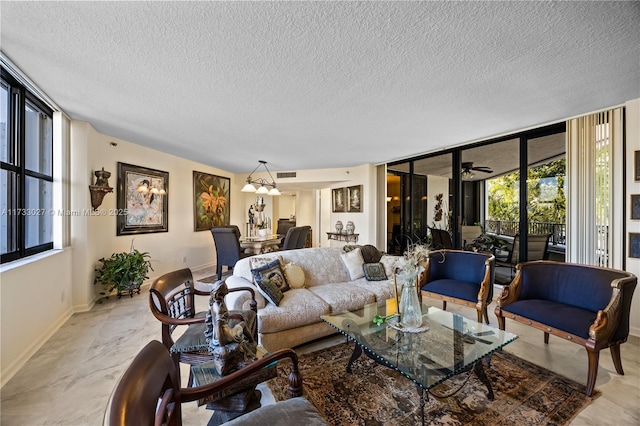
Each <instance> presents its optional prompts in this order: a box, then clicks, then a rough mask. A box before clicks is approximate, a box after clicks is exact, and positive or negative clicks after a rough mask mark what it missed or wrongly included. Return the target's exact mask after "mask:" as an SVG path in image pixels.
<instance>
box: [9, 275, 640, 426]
mask: <svg viewBox="0 0 640 426" xmlns="http://www.w3.org/2000/svg"><path fill="white" fill-rule="evenodd" d="M214 272H215V271H212V270H204V271H198V273H199V275H196V278H198V277H206V276H210V275H213V273H214ZM425 301H426V302H427V303H430V304H433V305H434V306H438V307H441V303H440V302H439V301H436V300H430V299H427V300H425ZM196 306H197V308H198V310H204V309H206V308H208V298H206V297H199V298H197V305H196ZM494 306H495V305H494V304H492V305H490V307H489V319H490V321H491V325H493V326H497V321H496V318H495V315H493V308H494ZM448 310H450V311H453V312H456V313H459V314H461V315H464V316H466V317H468V318H474V317H475V311H474V310H473V309H470V308H465V307H460V306H457V305H453V304H449V305H448ZM507 330H508V331H510V332H512V333H515V334H517V335H518V336H519V338H518V339H517V340H516V341H515V342H513V343H511V344H509V345H508V346H507V347H506V348H505V350H506V351H508V352H511V353H513V354H515V355H517V356H520V357H522V358H524V359H527V360H529V361H530V362H533V363H534V364H538V365H541V366H543V367H546V368H548V369H550V370H552V371H555V372H557V373H559V374H562V375H564V376H565V377H569V378H571V379H573V380H575V381H578V382H580V383H584V382H586V379H587V354H586V351H585V350H584V349H583V348H581V347H580V346H578V345H576V344H573V343H570V342H566V341H563V340H561V339H558V338H555V339H554V338H553V336H552V337H551V339H550V341H549V345H544V342H543V335H542V332H540V331H537V330H534V329H532V328H530V327H527V326H524V325H520V324H517V323H515V322H511V321H509V320H507ZM160 338H161V335H160V323H159V322H158V321H157V320H156V319H155V318H154V317H153V315H151V312H150V311H149V306H148V293H147V292H146V291H143V292H142V294H140V295H135V296H134V297H132V298H130V297H123V298H122V299H116V298H113V297H112V298H110V299H108V300H105V301H104V302H103V303H102V304H100V305H96V306H95V307H94V308H93V309H92V310H91V312H87V313H80V314H75V315H73V316H72V317H71V318H70V319H69V320H68V321H67V322H66V323H65V324H64V325H63V326H62V327H61V328H60V329H59V330H58V331H57V332H56V333H55V334H54V336H53V337H52V338H51V339H50V340H49V341H48V342H47V343H45V345H44V346H43V347H42V348H41V349H40V350H39V351H38V352H37V353H36V354H35V355H34V356H33V357H32V358H31V359H30V360H29V361H28V362H27V363H26V365H25V366H24V367H23V368H22V369H21V370H20V371H19V372H18V373H17V374H16V375H15V376H14V377H13V378H12V379H11V380H10V381H9V382H8V383H7V384H6V385H5V386H4V387H3V388H2V389H1V390H0V396H1V403H0V424H2V426H39V425H61V426H62V425H64V426H85V425H87V426H89V425H100V424H102V417H103V414H104V410H105V407H106V403H107V400H108V398H109V395H110V394H111V391H112V390H113V387H114V385H115V383H116V382H117V380H118V379H119V377H120V375H121V374H122V372H123V371H124V370H125V369H126V367H127V366H128V363H129V362H130V360H131V359H133V357H134V356H135V355H136V354H137V353H138V351H139V350H140V349H141V348H142V347H143V346H144V345H146V343H147V342H149V341H150V340H153V339H155V340H160ZM344 340H345V339H344V337H341V336H339V335H334V336H330V337H328V338H325V339H322V340H320V341H317V342H312V343H310V344H307V345H303V346H301V347H298V348H296V351H297V352H298V353H299V354H302V353H307V352H311V351H314V350H318V349H321V348H324V347H328V346H332V345H335V344H337V343H340V342H343V341H344ZM621 351H622V358H623V360H622V364H623V367H624V369H625V375H624V376H620V375H618V374H617V373H616V372H615V368H614V367H613V363H612V361H611V356H610V354H609V351H608V350H604V351H602V353H601V357H600V368H599V371H598V379H597V382H596V388H597V389H598V390H600V391H601V392H602V395H601V396H600V397H599V398H597V399H596V400H594V401H593V402H592V403H591V405H590V406H589V407H587V408H586V409H585V410H583V411H582V412H581V413H580V414H579V415H578V416H577V417H576V418H575V419H574V420H573V422H572V425H598V426H603V425H616V426H618V425H638V424H640V408H639V405H640V404H639V403H640V337H637V336H630V338H629V341H628V342H627V343H625V344H624V345H622V348H621ZM182 375H183V377H186V375H187V372H186V370H185V369H182ZM258 389H259V390H260V391H261V392H262V403H263V404H269V403H273V397H272V396H271V394H270V392H269V390H268V388H266V386H264V385H261V386H260V387H259V388H258ZM210 416H211V412H210V411H208V410H206V409H204V407H200V408H198V407H197V405H196V404H195V403H189V404H185V405H184V407H183V418H184V424H185V425H204V424H206V423H207V421H208V418H209V417H210Z"/></svg>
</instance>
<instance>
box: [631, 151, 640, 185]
mask: <svg viewBox="0 0 640 426" xmlns="http://www.w3.org/2000/svg"><path fill="white" fill-rule="evenodd" d="M633 164H634V168H633V176H634V179H635V181H636V182H638V181H640V151H635V153H634V157H633Z"/></svg>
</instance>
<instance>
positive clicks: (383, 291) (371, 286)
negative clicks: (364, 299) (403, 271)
mask: <svg viewBox="0 0 640 426" xmlns="http://www.w3.org/2000/svg"><path fill="white" fill-rule="evenodd" d="M349 284H351V285H352V286H354V287H360V288H361V289H362V290H363V291H366V292H368V293H373V294H374V295H375V297H376V303H377V304H378V305H379V306H382V305H384V304H385V303H386V300H387V299H391V298H392V297H394V296H395V291H394V288H393V281H392V280H384V281H367V280H366V279H365V278H360V279H359V280H355V281H351V282H350V283H349Z"/></svg>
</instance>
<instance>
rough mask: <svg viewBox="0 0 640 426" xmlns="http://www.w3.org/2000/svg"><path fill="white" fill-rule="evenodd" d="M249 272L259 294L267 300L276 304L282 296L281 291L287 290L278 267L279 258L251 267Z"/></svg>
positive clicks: (282, 274)
mask: <svg viewBox="0 0 640 426" xmlns="http://www.w3.org/2000/svg"><path fill="white" fill-rule="evenodd" d="M251 273H252V274H253V278H254V280H255V282H256V285H257V286H258V291H259V292H260V294H262V295H263V296H264V297H265V298H266V299H267V300H268V301H269V302H271V303H273V304H274V305H276V306H278V305H279V304H280V300H282V297H283V295H282V293H283V292H285V291H287V290H289V286H288V285H287V281H286V279H285V276H284V273H283V272H282V269H281V268H280V259H276V260H274V261H272V262H269V263H267V264H266V265H263V266H260V267H258V268H256V269H252V270H251Z"/></svg>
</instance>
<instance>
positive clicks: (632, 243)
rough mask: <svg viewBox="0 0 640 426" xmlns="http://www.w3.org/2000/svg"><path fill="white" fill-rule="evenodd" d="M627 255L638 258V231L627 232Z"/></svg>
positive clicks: (639, 253) (639, 234) (639, 238)
mask: <svg viewBox="0 0 640 426" xmlns="http://www.w3.org/2000/svg"><path fill="white" fill-rule="evenodd" d="M629 257H635V258H636V259H640V233H637V232H629Z"/></svg>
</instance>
